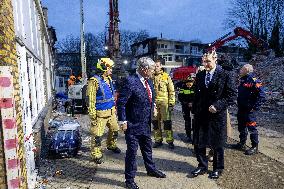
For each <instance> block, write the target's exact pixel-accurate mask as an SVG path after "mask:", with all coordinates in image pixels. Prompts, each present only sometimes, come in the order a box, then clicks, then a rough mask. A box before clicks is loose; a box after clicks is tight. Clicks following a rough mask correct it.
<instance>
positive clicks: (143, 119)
mask: <svg viewBox="0 0 284 189" xmlns="http://www.w3.org/2000/svg"><path fill="white" fill-rule="evenodd" d="M154 68H155V62H154V61H153V60H152V59H151V58H148V57H142V58H140V59H139V60H138V62H137V69H136V74H134V75H131V76H129V77H127V78H126V79H125V81H124V83H123V86H122V87H121V89H120V91H119V95H118V100H117V115H118V120H119V125H120V127H121V128H122V130H123V131H125V140H126V144H127V150H126V157H125V180H126V181H125V184H126V188H129V189H137V188H139V187H138V186H137V185H136V183H135V182H134V178H135V174H136V170H137V165H136V154H137V150H138V145H139V146H140V150H141V153H142V156H143V159H144V164H145V168H146V171H147V175H148V176H152V177H157V178H165V177H166V175H165V174H164V173H162V172H161V171H159V170H157V169H156V167H155V164H154V162H153V159H152V140H151V128H150V125H151V115H152V111H153V110H154V108H153V107H154V99H155V98H154V89H153V83H152V82H151V80H149V79H150V78H151V77H152V75H153V72H154Z"/></svg>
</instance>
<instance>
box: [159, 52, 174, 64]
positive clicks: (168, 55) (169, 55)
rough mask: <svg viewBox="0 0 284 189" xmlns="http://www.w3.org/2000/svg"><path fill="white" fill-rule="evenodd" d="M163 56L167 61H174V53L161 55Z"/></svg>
mask: <svg viewBox="0 0 284 189" xmlns="http://www.w3.org/2000/svg"><path fill="white" fill-rule="evenodd" d="M161 57H162V58H163V59H164V60H165V61H166V62H171V61H173V55H172V54H166V55H161Z"/></svg>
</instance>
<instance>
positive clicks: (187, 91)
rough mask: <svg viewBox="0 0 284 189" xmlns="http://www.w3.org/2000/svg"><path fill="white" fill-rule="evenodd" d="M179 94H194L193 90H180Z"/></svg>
mask: <svg viewBox="0 0 284 189" xmlns="http://www.w3.org/2000/svg"><path fill="white" fill-rule="evenodd" d="M179 94H185V95H187V94H194V90H190V89H180V90H179Z"/></svg>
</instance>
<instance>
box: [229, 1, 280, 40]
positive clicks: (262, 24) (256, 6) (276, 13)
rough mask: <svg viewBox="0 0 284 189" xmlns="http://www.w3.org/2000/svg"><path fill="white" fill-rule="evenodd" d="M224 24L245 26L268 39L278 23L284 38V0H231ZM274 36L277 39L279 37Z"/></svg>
mask: <svg viewBox="0 0 284 189" xmlns="http://www.w3.org/2000/svg"><path fill="white" fill-rule="evenodd" d="M224 24H225V27H226V28H235V27H238V26H241V27H244V28H246V29H248V30H250V31H251V32H252V34H253V35H255V36H256V37H260V38H262V39H264V40H266V41H268V40H270V39H271V37H272V34H273V32H272V30H273V28H275V25H277V27H279V31H280V33H281V34H280V37H281V38H283V37H284V34H283V24H284V2H283V0H231V6H230V8H229V9H228V12H227V18H226V19H225V22H224ZM274 30H275V29H274ZM281 31H282V32H281ZM274 33H275V34H276V33H277V32H274ZM273 38H274V40H275V39H276V38H277V37H276V38H275V37H273ZM279 40H280V39H279ZM279 42H280V41H279Z"/></svg>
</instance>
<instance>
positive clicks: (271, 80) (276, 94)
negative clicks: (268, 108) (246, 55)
mask: <svg viewBox="0 0 284 189" xmlns="http://www.w3.org/2000/svg"><path fill="white" fill-rule="evenodd" d="M250 63H251V64H252V65H253V66H254V68H255V72H256V74H257V75H258V77H259V78H260V79H261V80H262V82H263V84H264V86H265V88H266V92H267V100H268V103H276V104H277V105H279V106H283V105H284V57H280V58H274V59H268V58H267V59H264V58H261V59H258V60H256V59H254V60H252V61H251V62H250Z"/></svg>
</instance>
